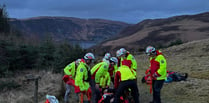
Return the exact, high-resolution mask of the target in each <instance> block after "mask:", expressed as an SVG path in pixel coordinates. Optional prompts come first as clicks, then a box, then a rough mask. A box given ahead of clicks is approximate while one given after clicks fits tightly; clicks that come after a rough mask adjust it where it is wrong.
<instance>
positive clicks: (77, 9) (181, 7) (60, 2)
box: [0, 0, 209, 23]
mask: <svg viewBox="0 0 209 103" xmlns="http://www.w3.org/2000/svg"><path fill="white" fill-rule="evenodd" d="M1 3H5V4H6V5H7V9H8V13H9V15H10V16H11V17H14V18H27V17H33V16H68V17H78V18H102V19H111V20H118V21H125V22H129V23H138V22H139V21H141V20H143V19H150V18H151V19H154V18H164V17H169V16H175V15H182V14H195V13H201V12H206V11H209V0H1V1H0V4H1Z"/></svg>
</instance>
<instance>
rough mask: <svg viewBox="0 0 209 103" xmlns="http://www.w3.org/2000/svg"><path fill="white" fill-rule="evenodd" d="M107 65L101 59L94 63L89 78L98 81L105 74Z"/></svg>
mask: <svg viewBox="0 0 209 103" xmlns="http://www.w3.org/2000/svg"><path fill="white" fill-rule="evenodd" d="M108 68H109V65H108V63H107V62H105V61H103V62H100V63H98V64H96V65H95V66H94V67H93V68H92V69H91V76H92V78H91V79H95V82H96V83H99V82H100V79H101V77H102V76H105V74H106V73H107V72H108Z"/></svg>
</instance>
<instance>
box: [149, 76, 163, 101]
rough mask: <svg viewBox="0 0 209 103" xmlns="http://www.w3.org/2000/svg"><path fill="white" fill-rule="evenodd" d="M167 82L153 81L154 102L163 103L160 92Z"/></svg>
mask: <svg viewBox="0 0 209 103" xmlns="http://www.w3.org/2000/svg"><path fill="white" fill-rule="evenodd" d="M164 81H165V80H152V90H153V102H154V103H161V98H160V91H161V89H162V87H163V84H164Z"/></svg>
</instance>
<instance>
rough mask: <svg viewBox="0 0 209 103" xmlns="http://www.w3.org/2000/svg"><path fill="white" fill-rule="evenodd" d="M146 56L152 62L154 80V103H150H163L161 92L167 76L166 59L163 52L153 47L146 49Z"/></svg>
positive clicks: (151, 71) (151, 72)
mask: <svg viewBox="0 0 209 103" xmlns="http://www.w3.org/2000/svg"><path fill="white" fill-rule="evenodd" d="M146 54H147V55H148V56H149V60H150V75H151V78H152V90H153V101H151V102H150V103H161V98H160V91H161V89H162V87H163V83H164V81H165V79H166V76H167V72H166V71H167V70H166V66H167V63H166V59H165V57H164V56H163V54H162V52H161V51H159V50H156V49H155V48H154V47H153V46H148V47H147V48H146Z"/></svg>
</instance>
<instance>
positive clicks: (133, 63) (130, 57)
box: [120, 53, 137, 76]
mask: <svg viewBox="0 0 209 103" xmlns="http://www.w3.org/2000/svg"><path fill="white" fill-rule="evenodd" d="M123 60H128V61H130V62H131V64H130V66H129V67H130V68H131V70H132V71H133V73H134V75H135V76H136V69H137V62H136V59H135V58H134V56H133V55H132V54H130V53H127V54H126V58H125V59H123V58H121V60H120V63H122V61H123ZM120 65H121V64H120Z"/></svg>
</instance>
